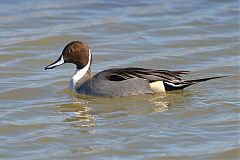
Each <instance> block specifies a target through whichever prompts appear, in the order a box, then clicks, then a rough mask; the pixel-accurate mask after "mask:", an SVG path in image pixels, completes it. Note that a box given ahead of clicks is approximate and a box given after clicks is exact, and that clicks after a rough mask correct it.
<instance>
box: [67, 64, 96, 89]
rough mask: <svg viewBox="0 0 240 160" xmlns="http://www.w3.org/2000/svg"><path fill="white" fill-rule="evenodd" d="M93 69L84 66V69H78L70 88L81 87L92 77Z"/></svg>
mask: <svg viewBox="0 0 240 160" xmlns="http://www.w3.org/2000/svg"><path fill="white" fill-rule="evenodd" d="M91 76H92V74H91V69H90V67H89V68H85V67H84V68H83V69H77V70H76V72H75V74H74V75H73V76H72V78H71V81H70V88H71V90H75V89H77V88H79V87H80V86H81V85H82V84H83V83H84V82H86V81H87V80H88V79H89V78H91Z"/></svg>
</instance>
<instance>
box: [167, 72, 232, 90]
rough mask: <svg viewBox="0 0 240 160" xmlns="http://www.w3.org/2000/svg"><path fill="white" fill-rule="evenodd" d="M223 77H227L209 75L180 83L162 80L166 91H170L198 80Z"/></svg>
mask: <svg viewBox="0 0 240 160" xmlns="http://www.w3.org/2000/svg"><path fill="white" fill-rule="evenodd" d="M223 77H228V76H218V77H210V78H202V79H194V80H186V81H183V82H181V83H178V84H176V83H170V82H164V83H163V84H164V87H165V90H166V91H172V90H179V89H183V88H186V87H188V86H191V85H193V84H196V83H198V82H204V81H208V80H211V79H217V78H223Z"/></svg>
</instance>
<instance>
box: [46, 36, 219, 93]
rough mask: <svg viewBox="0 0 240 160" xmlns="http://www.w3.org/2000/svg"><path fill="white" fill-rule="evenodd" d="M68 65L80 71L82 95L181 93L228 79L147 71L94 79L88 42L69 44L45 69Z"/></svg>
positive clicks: (75, 84) (77, 81)
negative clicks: (196, 77)
mask: <svg viewBox="0 0 240 160" xmlns="http://www.w3.org/2000/svg"><path fill="white" fill-rule="evenodd" d="M64 63H73V64H75V65H76V68H77V69H76V72H75V74H74V75H73V77H72V78H71V81H70V88H71V89H73V90H75V91H77V92H78V93H79V94H86V95H95V96H132V95H140V94H147V93H156V92H165V91H171V90H180V89H183V88H185V87H188V86H190V85H193V84H196V83H198V82H202V81H207V80H210V79H216V78H221V77H224V76H219V77H211V78H203V79H195V80H183V79H181V75H182V74H187V73H189V71H168V70H154V69H145V68H113V69H108V70H104V71H101V72H99V73H97V74H96V75H94V76H92V73H91V63H92V52H91V50H90V48H89V46H88V45H87V44H86V43H84V42H80V41H73V42H71V43H69V44H68V45H66V47H65V48H64V49H63V51H62V54H61V56H60V57H59V58H58V60H57V61H55V62H54V63H52V64H50V65H48V66H47V67H45V70H46V69H52V68H55V67H57V66H59V65H62V64H64Z"/></svg>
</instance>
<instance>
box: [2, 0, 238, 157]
mask: <svg viewBox="0 0 240 160" xmlns="http://www.w3.org/2000/svg"><path fill="white" fill-rule="evenodd" d="M239 8H240V7H239V1H236V0H235V1H230V0H229V1H222V0H199V1H190V0H185V1H179V0H176V1H174V0H170V1H148V2H144V1H122V2H120V1H115V2H114V1H106V2H105V1H45V0H44V1H17V0H11V1H0V37H1V38H0V62H1V63H0V67H1V70H0V77H1V79H0V82H1V85H0V87H1V94H0V99H1V103H0V140H1V143H0V158H1V159H20V160H21V159H22V160H25V159H58V160H59V159H238V158H239V156H240V155H239V142H240V141H239V140H240V139H239V134H240V132H239V97H240V93H239ZM72 40H82V41H85V42H87V43H88V44H89V45H90V47H91V48H92V51H93V54H94V57H93V59H94V61H93V66H92V70H93V71H94V73H97V72H99V71H101V70H103V69H107V68H112V67H146V68H155V69H169V70H190V71H192V72H191V75H189V76H185V78H189V79H190V78H199V77H209V76H220V75H228V76H229V77H227V78H222V79H217V80H212V81H208V82H204V83H200V84H198V85H195V86H192V87H189V88H187V89H186V90H185V91H183V92H170V93H167V94H156V95H142V96H136V97H125V98H99V97H90V96H79V95H76V94H74V93H72V92H71V91H69V89H68V88H67V87H68V83H69V80H70V76H71V75H72V74H73V73H74V66H73V65H71V64H66V65H63V66H60V67H58V68H56V69H54V70H49V71H45V70H44V67H45V66H46V65H48V64H50V63H52V62H53V61H55V60H56V59H57V58H58V57H59V55H60V53H61V51H62V48H63V47H64V46H65V45H66V44H67V43H69V42H70V41H72Z"/></svg>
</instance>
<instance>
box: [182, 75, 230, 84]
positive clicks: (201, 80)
mask: <svg viewBox="0 0 240 160" xmlns="http://www.w3.org/2000/svg"><path fill="white" fill-rule="evenodd" d="M223 77H227V76H218V77H210V78H202V79H194V80H187V81H185V82H189V83H192V84H195V83H197V82H204V81H208V80H211V79H217V78H223Z"/></svg>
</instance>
